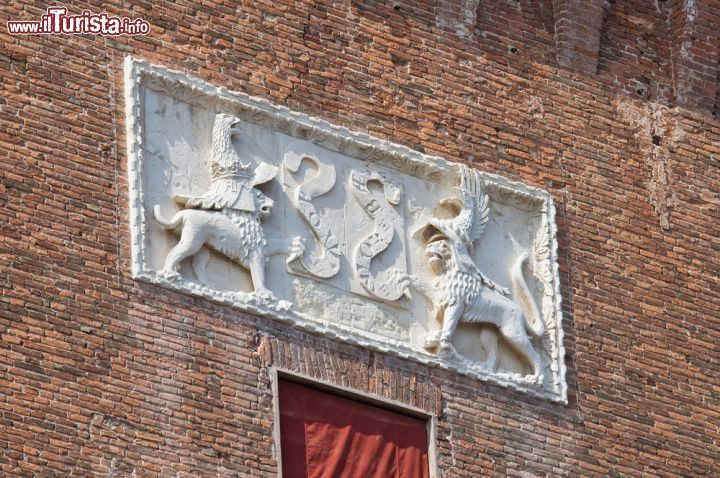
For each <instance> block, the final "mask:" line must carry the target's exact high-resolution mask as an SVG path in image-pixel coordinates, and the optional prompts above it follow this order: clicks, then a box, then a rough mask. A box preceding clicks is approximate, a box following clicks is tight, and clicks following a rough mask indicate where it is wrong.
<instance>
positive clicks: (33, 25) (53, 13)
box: [7, 7, 150, 36]
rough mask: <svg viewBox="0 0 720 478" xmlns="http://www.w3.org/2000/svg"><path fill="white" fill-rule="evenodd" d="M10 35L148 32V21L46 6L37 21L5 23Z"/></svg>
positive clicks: (145, 33)
mask: <svg viewBox="0 0 720 478" xmlns="http://www.w3.org/2000/svg"><path fill="white" fill-rule="evenodd" d="M7 28H8V33H10V34H11V35H83V34H90V35H107V36H118V35H147V34H148V33H149V32H150V24H149V23H148V22H147V21H145V20H143V19H142V18H127V17H116V16H112V15H108V14H107V13H104V12H100V13H93V12H91V11H90V10H83V12H82V13H81V14H79V15H68V9H67V8H65V7H48V9H47V13H46V14H45V15H42V16H41V17H40V20H28V21H24V20H13V21H9V22H7Z"/></svg>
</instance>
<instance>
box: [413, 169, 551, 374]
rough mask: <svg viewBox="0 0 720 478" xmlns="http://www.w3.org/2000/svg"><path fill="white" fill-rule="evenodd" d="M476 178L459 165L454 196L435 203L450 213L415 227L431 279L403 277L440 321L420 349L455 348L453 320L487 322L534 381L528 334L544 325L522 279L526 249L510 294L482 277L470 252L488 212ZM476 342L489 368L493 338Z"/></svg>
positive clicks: (536, 367) (449, 352)
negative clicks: (520, 359) (427, 300)
mask: <svg viewBox="0 0 720 478" xmlns="http://www.w3.org/2000/svg"><path fill="white" fill-rule="evenodd" d="M479 182H480V178H479V176H478V174H477V172H475V171H472V170H470V169H468V168H466V167H462V168H461V170H460V185H459V187H457V188H455V192H456V195H457V197H456V198H452V199H446V200H444V201H442V202H441V203H440V204H441V206H444V207H446V208H448V209H451V210H453V212H454V213H455V215H454V216H453V217H451V218H450V219H438V218H433V219H431V220H430V222H429V223H428V224H427V225H426V226H424V227H423V228H421V229H420V230H419V231H418V233H419V237H420V239H421V240H422V241H423V242H424V243H425V244H426V245H425V257H426V259H427V260H428V262H429V264H430V266H431V268H432V270H433V273H434V275H435V277H434V279H433V281H432V284H424V283H422V281H420V280H419V279H418V278H416V277H408V280H409V285H411V286H413V287H415V288H417V289H419V290H420V291H421V292H423V293H424V294H425V295H426V296H427V297H428V298H430V299H431V300H432V303H433V312H432V316H433V317H434V318H436V319H437V320H438V322H440V323H441V324H442V328H441V329H440V330H439V331H437V332H434V333H430V334H428V335H427V336H426V338H425V347H426V348H428V349H437V351H438V354H439V355H441V356H446V357H449V356H453V355H455V353H456V352H455V350H454V348H453V346H452V344H451V340H452V337H453V335H454V334H455V330H456V329H457V326H458V324H460V323H475V324H480V323H485V324H492V325H495V326H496V327H497V331H498V333H499V335H500V336H502V337H503V338H504V339H505V340H506V341H507V343H508V344H509V345H511V346H512V347H513V348H514V349H515V350H516V351H517V352H518V353H519V354H520V355H521V356H522V357H523V358H524V359H525V360H526V361H527V362H528V364H529V365H530V366H531V368H532V371H533V376H534V379H535V380H537V381H539V382H540V381H542V379H543V366H542V361H541V359H540V356H539V354H538V353H537V352H536V350H535V348H534V347H533V344H532V343H531V341H530V336H529V335H528V334H531V335H533V336H535V337H540V336H542V335H543V333H544V328H545V327H544V323H543V321H542V318H541V316H540V313H539V312H538V309H537V306H536V304H535V302H534V299H533V298H532V295H531V293H530V290H529V289H528V287H527V284H526V283H525V279H524V277H523V272H522V267H523V264H524V263H525V262H526V261H527V259H528V253H527V252H523V253H521V254H520V255H519V257H518V258H517V259H516V260H515V262H514V264H513V266H512V268H511V271H510V276H511V281H512V286H513V287H512V288H513V292H512V294H511V293H510V292H509V291H508V290H507V289H505V288H503V287H500V286H498V285H497V284H495V283H494V282H492V281H491V280H490V279H488V278H487V277H485V276H484V275H483V274H482V272H480V270H479V269H478V267H477V264H475V261H474V260H473V259H472V257H471V254H470V250H471V249H472V247H473V243H474V242H475V240H477V239H478V238H479V237H480V235H481V234H482V232H483V230H484V229H485V224H486V223H487V221H488V216H489V205H488V197H487V195H486V194H484V193H483V192H482V191H481V190H480V186H479ZM511 297H512V299H511ZM480 340H481V342H482V344H483V347H484V348H485V353H486V356H487V361H486V363H485V364H484V367H485V368H489V369H495V367H496V365H497V358H498V357H497V336H496V335H495V334H494V333H492V332H491V331H489V330H488V331H483V333H481V335H480Z"/></svg>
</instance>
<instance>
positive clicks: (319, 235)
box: [283, 151, 340, 279]
mask: <svg viewBox="0 0 720 478" xmlns="http://www.w3.org/2000/svg"><path fill="white" fill-rule="evenodd" d="M303 160H305V161H308V162H310V163H312V164H313V165H314V166H315V168H316V169H317V172H316V173H315V175H314V176H313V177H311V178H310V179H308V180H306V181H304V182H303V183H302V184H301V185H299V186H298V187H297V188H295V190H294V191H292V192H291V195H290V197H291V198H292V202H293V205H294V206H295V208H296V209H297V210H298V211H299V212H300V214H301V215H302V217H303V219H305V222H307V224H308V226H310V229H311V230H312V232H313V235H314V236H315V238H316V239H317V241H318V247H317V252H316V253H315V254H312V255H310V254H305V242H304V239H303V238H302V236H295V237H294V238H293V242H292V249H291V252H290V254H289V255H288V258H287V261H286V262H287V265H288V268H289V270H290V271H292V272H295V273H301V272H302V271H301V270H300V267H302V270H304V271H306V272H307V273H310V274H311V275H313V276H315V277H319V278H323V279H327V278H330V277H332V276H334V275H335V274H337V273H338V271H339V270H340V248H339V246H340V241H339V240H338V238H337V237H336V236H335V235H334V234H333V232H332V230H331V229H330V227H329V225H328V223H327V221H326V220H325V219H323V218H322V217H321V216H320V214H319V213H318V211H317V209H316V208H315V206H314V205H313V203H312V200H313V199H314V198H316V197H320V196H322V195H324V194H326V193H327V192H328V191H330V190H331V189H332V188H333V186H335V167H334V166H333V165H332V164H326V163H324V162H322V161H320V160H319V159H318V158H317V157H315V156H314V155H309V154H307V155H300V154H297V153H296V152H295V151H288V152H286V153H285V159H284V161H283V164H284V165H285V169H287V170H288V171H291V172H293V173H296V172H298V170H299V169H300V164H301V163H302V161H303Z"/></svg>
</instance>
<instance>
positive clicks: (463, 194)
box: [452, 166, 490, 247]
mask: <svg viewBox="0 0 720 478" xmlns="http://www.w3.org/2000/svg"><path fill="white" fill-rule="evenodd" d="M480 184H481V179H480V174H479V173H478V172H477V171H475V170H472V169H470V168H468V167H467V166H460V185H459V186H457V187H456V188H455V193H456V195H457V197H458V199H459V200H460V201H461V202H462V208H461V209H460V213H459V214H458V215H457V216H456V217H455V218H453V219H452V221H453V222H455V230H456V231H457V232H458V233H459V234H460V236H461V238H462V240H463V242H465V244H466V245H467V246H468V247H471V246H472V244H473V243H474V242H475V241H476V240H477V239H478V238H479V237H480V236H481V235H482V233H483V231H484V230H485V226H486V225H487V222H488V219H489V216H490V207H489V201H488V196H487V194H485V193H484V192H483V190H482V188H481V186H480Z"/></svg>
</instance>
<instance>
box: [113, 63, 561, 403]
mask: <svg viewBox="0 0 720 478" xmlns="http://www.w3.org/2000/svg"><path fill="white" fill-rule="evenodd" d="M146 88H151V89H153V90H158V91H162V92H164V93H166V94H168V95H170V96H172V97H173V98H175V99H178V100H181V101H184V102H187V103H189V104H195V105H202V106H212V107H214V108H216V109H218V110H222V111H225V112H228V113H231V114H234V115H236V116H237V117H238V118H240V119H241V120H243V121H245V122H248V123H252V124H256V125H260V126H264V127H267V128H270V129H272V130H275V131H279V132H282V133H285V134H287V135H289V136H292V137H295V138H298V139H303V140H308V141H311V142H313V143H315V144H317V145H320V146H322V147H323V148H326V149H328V150H331V151H337V152H340V153H343V154H345V155H347V156H350V157H353V158H356V159H359V160H362V161H367V162H372V163H380V164H382V165H384V166H388V167H391V168H393V169H396V170H399V171H403V172H406V173H407V174H410V175H413V176H416V177H419V178H424V179H428V180H438V181H439V180H441V179H442V178H444V177H446V176H447V175H449V174H452V172H453V171H454V165H453V164H452V163H450V162H448V161H447V160H445V159H442V158H440V157H435V156H428V155H425V154H422V153H419V152H417V151H414V150H411V149H409V148H407V147H405V146H401V145H398V144H395V143H392V142H390V141H386V140H381V139H377V138H374V137H372V136H369V135H367V134H365V133H358V132H353V131H350V130H349V129H347V128H344V127H339V126H335V125H332V124H330V123H328V122H327V121H324V120H321V119H318V118H314V117H311V116H308V115H305V114H302V113H297V112H294V111H292V110H290V109H288V108H285V107H282V106H278V105H274V104H272V103H270V102H268V101H267V100H264V99H261V98H256V97H252V96H248V95H246V94H243V93H237V92H231V91H228V90H227V89H226V88H222V87H216V86H213V85H211V84H209V83H207V82H204V81H202V80H198V79H195V78H192V77H189V76H187V75H185V74H183V73H181V72H178V71H173V70H169V69H167V68H164V67H160V66H155V65H151V64H149V63H147V62H146V61H144V60H139V59H135V58H132V57H130V56H128V57H126V59H125V112H126V134H127V157H128V188H129V196H130V198H129V205H130V211H129V213H130V217H129V223H130V232H131V254H132V258H131V269H132V276H133V278H135V279H138V280H142V281H145V282H149V283H154V284H159V285H162V286H163V287H166V288H169V289H174V290H177V291H181V292H183V293H188V294H191V295H194V296H198V297H203V298H206V299H209V300H211V301H214V302H217V303H220V304H224V305H227V306H230V307H235V308H238V309H241V310H244V311H247V312H250V313H253V314H258V315H263V316H268V317H271V318H273V319H276V320H280V321H282V322H285V323H289V324H292V325H294V326H297V327H300V328H302V329H305V330H307V331H310V332H314V333H319V334H323V335H325V336H328V337H331V338H335V339H338V340H341V341H343V342H346V343H350V344H353V345H358V346H362V347H366V348H369V349H372V350H376V351H378V352H382V353H387V354H390V355H394V356H397V357H402V358H405V359H409V360H413V361H415V362H419V363H423V364H426V365H428V366H433V367H438V368H442V369H450V370H454V371H456V372H458V373H461V374H464V375H469V376H472V377H476V378H478V379H480V380H484V381H488V382H492V383H495V384H498V385H501V386H506V387H509V388H512V389H515V390H518V391H521V392H524V393H528V394H530V395H533V396H536V397H539V398H543V399H547V400H551V401H555V402H561V403H567V384H566V381H565V363H564V355H565V350H564V346H563V329H562V312H561V295H560V283H559V277H558V264H557V238H556V235H557V228H556V224H555V206H554V203H553V200H552V196H551V195H550V194H549V193H547V192H546V191H543V190H541V189H537V188H533V187H530V186H527V185H525V184H522V183H519V182H515V181H510V180H508V179H506V178H503V177H501V176H497V175H494V174H490V173H481V175H482V178H483V181H484V182H485V187H486V192H487V193H488V194H489V195H491V197H508V198H512V200H513V201H515V202H517V203H523V204H525V205H526V207H527V208H528V210H530V211H532V212H533V214H535V215H536V216H540V218H541V224H542V225H541V233H540V234H539V235H538V237H537V238H536V242H540V243H542V244H537V247H544V249H543V251H544V252H543V253H544V256H543V258H542V260H541V261H540V262H539V264H540V266H541V267H542V268H543V272H542V273H541V276H542V277H544V279H541V281H542V282H543V287H544V289H545V295H544V297H543V300H542V304H541V312H542V314H543V316H544V317H546V318H547V322H548V323H549V327H548V329H549V334H550V338H551V342H552V344H551V345H552V347H551V350H550V354H551V357H550V372H551V380H550V381H549V383H547V382H546V384H545V385H544V386H543V385H537V384H533V383H531V382H527V381H522V380H518V378H517V375H516V374H515V375H513V374H508V373H503V372H492V371H489V370H482V369H478V368H474V367H472V366H470V365H468V364H460V363H457V362H448V361H445V360H443V359H441V358H439V357H437V356H435V355H433V354H429V353H427V352H425V351H422V350H417V349H415V348H413V347H411V346H409V344H407V343H403V342H400V341H397V340H393V339H383V340H382V341H380V340H378V339H377V338H375V337H371V336H369V335H364V334H362V333H359V332H358V331H356V330H350V329H349V328H348V327H344V326H342V325H340V324H327V323H319V322H317V321H313V320H311V319H309V318H308V317H304V316H303V315H301V314H299V313H296V312H295V311H293V310H292V309H290V310H287V309H286V308H283V307H280V306H278V304H277V303H273V302H271V301H267V300H262V299H260V298H258V297H257V296H256V295H254V294H246V297H240V298H238V295H237V294H234V295H230V294H226V293H221V292H218V291H214V290H212V289H210V288H208V287H203V286H199V285H197V284H194V283H192V282H188V281H169V280H167V279H163V278H162V277H160V276H159V275H158V274H157V272H156V271H154V270H151V269H149V268H148V267H146V265H145V257H146V254H147V250H148V245H147V237H148V234H147V224H146V218H145V214H144V210H143V204H144V195H143V184H142V168H143V155H144V152H145V148H146V144H145V139H144V136H143V134H144V131H143V126H144V124H143V122H144V115H145V112H144V107H143V105H144V91H145V89H146Z"/></svg>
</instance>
